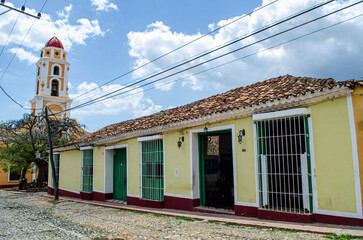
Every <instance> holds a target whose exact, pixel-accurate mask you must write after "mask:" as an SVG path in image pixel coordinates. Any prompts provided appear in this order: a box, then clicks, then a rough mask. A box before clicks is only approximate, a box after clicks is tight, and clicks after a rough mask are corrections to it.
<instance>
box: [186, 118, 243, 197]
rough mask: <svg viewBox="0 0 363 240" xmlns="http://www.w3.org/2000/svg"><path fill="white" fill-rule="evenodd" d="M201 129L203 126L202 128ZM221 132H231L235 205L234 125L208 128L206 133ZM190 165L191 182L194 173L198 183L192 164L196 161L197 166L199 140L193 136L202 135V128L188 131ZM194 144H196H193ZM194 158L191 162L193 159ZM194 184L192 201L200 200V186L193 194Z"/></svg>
mask: <svg viewBox="0 0 363 240" xmlns="http://www.w3.org/2000/svg"><path fill="white" fill-rule="evenodd" d="M202 127H203V126H202ZM223 130H231V138H232V162H233V188H234V204H236V203H237V169H236V147H235V133H234V125H225V126H218V127H212V128H208V133H211V132H217V131H223ZM189 133H190V164H191V180H192V179H193V174H194V173H195V176H196V179H198V183H199V169H197V171H196V172H195V171H194V170H195V169H193V162H194V161H197V163H198V164H197V166H199V150H198V149H199V146H198V145H199V140H198V137H197V138H194V139H195V141H193V135H194V136H197V134H198V133H204V128H200V129H194V130H190V131H189ZM195 142H196V143H195ZM194 156H195V157H196V159H194V161H193V157H194ZM191 183H192V182H191ZM193 190H194V184H193V183H192V192H191V193H192V195H191V196H192V199H196V198H200V186H199V184H198V186H197V192H196V193H194V191H193Z"/></svg>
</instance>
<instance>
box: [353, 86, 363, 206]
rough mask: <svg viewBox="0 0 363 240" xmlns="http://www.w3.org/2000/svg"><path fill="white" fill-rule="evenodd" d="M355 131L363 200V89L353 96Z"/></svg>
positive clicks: (358, 88)
mask: <svg viewBox="0 0 363 240" xmlns="http://www.w3.org/2000/svg"><path fill="white" fill-rule="evenodd" d="M352 102H353V111H354V120H355V130H356V134H357V148H358V159H359V170H360V176H361V178H360V187H361V196H362V198H361V199H363V87H357V88H356V89H355V90H354V92H353V94H352Z"/></svg>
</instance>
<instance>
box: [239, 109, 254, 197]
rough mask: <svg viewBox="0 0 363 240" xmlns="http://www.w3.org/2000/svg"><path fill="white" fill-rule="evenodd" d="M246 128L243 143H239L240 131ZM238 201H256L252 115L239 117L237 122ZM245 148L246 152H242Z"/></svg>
mask: <svg viewBox="0 0 363 240" xmlns="http://www.w3.org/2000/svg"><path fill="white" fill-rule="evenodd" d="M241 129H245V131H246V135H245V136H244V137H243V138H242V144H239V143H238V138H237V136H238V132H239V130H241ZM234 138H235V146H236V149H235V151H236V173H237V201H238V202H248V203H256V182H255V158H254V138H253V123H252V117H251V116H249V117H246V118H243V119H238V120H237V121H236V124H235V136H234ZM242 149H245V150H246V151H245V152H242Z"/></svg>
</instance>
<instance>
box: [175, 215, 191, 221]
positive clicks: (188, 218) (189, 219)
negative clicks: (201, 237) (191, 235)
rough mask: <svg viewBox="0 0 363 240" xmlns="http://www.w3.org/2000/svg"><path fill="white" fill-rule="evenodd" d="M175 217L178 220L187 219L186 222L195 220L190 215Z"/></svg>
mask: <svg viewBox="0 0 363 240" xmlns="http://www.w3.org/2000/svg"><path fill="white" fill-rule="evenodd" d="M176 219H178V220H184V221H188V222H194V221H195V219H194V218H191V217H183V216H181V217H176Z"/></svg>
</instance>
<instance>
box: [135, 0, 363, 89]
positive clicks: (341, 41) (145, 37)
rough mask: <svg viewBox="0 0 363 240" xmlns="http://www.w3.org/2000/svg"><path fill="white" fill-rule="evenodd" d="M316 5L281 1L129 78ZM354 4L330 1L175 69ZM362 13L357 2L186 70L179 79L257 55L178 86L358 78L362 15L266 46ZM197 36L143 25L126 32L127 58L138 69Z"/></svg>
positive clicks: (304, 0)
mask: <svg viewBox="0 0 363 240" xmlns="http://www.w3.org/2000/svg"><path fill="white" fill-rule="evenodd" d="M269 2H271V0H264V1H263V5H266V4H267V3H269ZM320 2H321V1H318V0H301V1H290V0H280V1H278V2H276V3H274V4H272V5H271V6H269V7H267V8H264V9H262V10H260V11H256V12H255V13H254V14H252V15H250V16H245V17H244V18H243V19H241V20H239V21H237V22H235V23H233V24H231V25H228V26H227V27H225V28H222V29H221V30H220V31H219V32H217V33H214V34H213V35H210V36H206V37H204V38H203V39H200V40H198V41H196V42H194V43H192V44H190V45H188V46H186V47H184V48H182V49H180V50H178V51H176V52H174V53H172V54H170V55H168V56H166V57H164V58H162V59H160V60H158V61H156V62H153V63H151V64H149V65H148V66H147V67H143V68H141V69H140V70H137V71H136V72H134V73H133V74H134V75H133V76H134V78H140V77H143V76H146V75H148V74H151V73H153V72H155V71H159V70H161V69H164V68H166V67H168V66H170V64H172V63H177V62H180V61H182V60H184V59H187V58H190V57H192V56H195V55H196V54H199V53H201V52H203V51H206V50H208V49H211V48H214V47H217V46H220V45H221V44H223V43H225V42H227V41H229V40H232V39H235V38H238V37H241V36H244V35H245V34H247V33H250V32H252V31H254V30H256V29H259V28H261V27H264V26H266V25H268V24H270V23H273V22H275V21H278V20H280V19H283V18H285V17H287V16H290V15H292V14H294V13H297V12H299V11H301V10H303V9H306V8H308V7H310V6H313V5H315V4H317V3H320ZM354 2H355V1H353V0H346V1H334V2H333V3H331V4H328V5H326V6H324V7H322V8H319V9H317V10H315V11H312V12H310V13H308V14H306V15H303V16H300V17H298V18H296V19H294V20H292V21H289V22H287V23H284V24H281V25H279V26H277V27H275V28H272V29H270V30H267V31H265V32H263V33H260V34H258V35H255V36H253V37H251V38H248V39H246V40H244V41H242V42H239V43H237V44H234V45H232V46H229V47H227V48H225V49H223V50H221V51H218V52H215V53H213V54H211V55H208V56H206V57H203V58H201V59H198V60H195V61H193V62H191V63H189V64H186V65H185V66H183V67H181V68H178V70H181V69H184V68H187V67H190V66H193V65H195V64H198V63H201V62H203V61H205V60H208V59H210V58H213V57H216V56H219V55H220V54H223V53H226V52H228V51H231V50H234V49H236V48H238V47H242V46H245V45H247V44H248V43H252V42H254V41H257V40H260V39H262V38H265V37H268V36H271V35H272V34H275V33H278V32H280V31H283V30H285V29H288V28H291V27H293V26H296V25H298V24H301V23H303V22H306V21H308V20H310V19H313V18H316V17H318V16H321V15H324V14H327V13H329V12H331V11H334V10H337V9H339V8H341V7H343V6H346V5H349V4H352V3H354ZM362 12H363V4H360V5H357V6H355V7H352V8H349V9H347V10H344V11H342V12H340V13H339V14H335V15H332V16H330V17H327V18H324V19H322V20H320V21H317V22H316V23H313V24H310V25H306V26H304V27H302V28H299V29H296V30H294V31H291V32H289V33H287V34H284V35H281V36H279V37H276V38H273V39H270V40H268V41H264V42H261V43H259V44H256V45H254V46H253V47H249V48H247V49H245V50H242V51H238V52H236V53H233V54H231V55H229V56H227V57H224V58H221V59H218V60H216V61H213V62H210V63H208V64H206V65H203V66H201V67H199V68H196V69H193V70H190V71H188V72H187V73H183V74H182V75H181V77H185V76H188V75H190V74H193V73H196V72H199V71H203V70H206V69H208V68H211V67H214V66H217V65H219V64H223V63H226V62H227V61H232V60H235V59H238V58H241V57H243V56H246V55H249V54H254V53H258V52H259V51H261V52H260V53H258V54H254V55H253V56H251V57H248V58H244V59H241V60H238V61H236V62H234V63H232V64H229V65H225V66H223V67H221V68H217V69H215V70H211V71H208V72H205V73H203V74H200V75H196V76H192V77H188V78H187V79H186V80H183V82H182V86H184V87H190V88H191V89H193V90H204V89H206V88H207V89H208V88H209V89H221V88H223V87H224V88H225V89H228V88H231V87H235V86H241V85H246V84H250V83H252V82H256V81H261V80H264V79H267V78H270V77H275V76H278V75H283V74H292V75H295V76H311V77H334V78H336V79H337V80H345V79H350V78H359V77H360V76H361V74H362V72H361V67H360V66H362V65H363V58H362V57H361V56H362V55H363V45H362V44H361V36H362V35H363V21H362V19H363V17H361V18H357V19H355V20H352V21H349V22H346V23H344V24H341V25H339V26H337V27H334V28H330V29H327V30H325V31H322V32H319V33H317V34H314V35H311V36H309V37H306V38H303V39H301V40H298V41H295V42H292V43H289V44H284V45H282V46H278V47H276V48H272V49H269V48H270V47H271V46H274V45H277V44H279V43H282V42H285V41H287V40H290V39H292V38H295V37H297V36H301V35H303V34H306V33H308V32H311V31H315V30H317V29H320V28H322V27H325V26H328V25H331V24H334V23H337V22H339V21H343V20H345V19H348V18H350V17H352V16H356V15H358V14H361V13H362ZM237 17H239V16H236V17H232V18H230V19H225V20H221V21H219V22H218V23H211V24H210V25H209V28H210V29H211V30H212V29H215V28H217V27H220V26H222V25H224V24H226V23H227V22H229V21H232V20H234V19H236V18H237ZM201 34H202V33H199V32H198V33H195V34H190V35H188V34H184V33H181V32H176V31H173V30H172V28H171V27H170V26H167V25H165V24H164V23H163V22H160V21H157V22H155V23H152V24H150V25H149V26H147V28H146V30H145V31H143V32H130V33H129V34H128V40H129V41H128V44H129V46H130V50H129V55H130V56H131V57H133V58H134V59H135V62H134V64H135V65H134V66H135V68H137V67H139V66H141V65H143V64H145V63H147V62H149V61H151V60H153V59H155V58H157V57H159V56H161V55H163V54H165V53H167V52H169V51H171V50H173V49H175V48H177V47H179V46H181V45H183V44H186V43H188V42H189V41H191V40H193V39H196V38H198V37H200V36H201ZM175 71H176V70H172V71H170V72H168V73H165V74H163V75H161V76H158V77H157V78H160V77H163V76H166V75H167V74H170V73H173V72H175ZM179 76H180V75H179ZM172 79H176V77H173V78H170V79H166V80H163V81H170V80H172ZM155 86H156V87H158V88H159V89H160V90H163V91H170V90H172V89H173V84H170V85H167V86H165V85H163V82H159V83H157V84H155Z"/></svg>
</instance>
